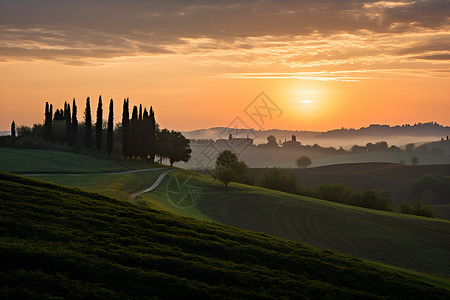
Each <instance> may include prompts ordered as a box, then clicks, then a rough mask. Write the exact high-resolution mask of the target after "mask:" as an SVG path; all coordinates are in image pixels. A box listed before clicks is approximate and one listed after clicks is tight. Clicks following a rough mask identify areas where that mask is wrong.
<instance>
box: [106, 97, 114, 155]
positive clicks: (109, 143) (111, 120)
mask: <svg viewBox="0 0 450 300" xmlns="http://www.w3.org/2000/svg"><path fill="white" fill-rule="evenodd" d="M113 130H114V112H113V99H111V101H110V102H109V116H108V132H107V134H106V152H108V155H111V153H112V151H113V138H114V132H113Z"/></svg>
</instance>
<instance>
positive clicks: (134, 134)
mask: <svg viewBox="0 0 450 300" xmlns="http://www.w3.org/2000/svg"><path fill="white" fill-rule="evenodd" d="M138 141H139V136H138V110H137V107H136V106H134V107H133V112H132V113H131V121H130V156H131V157H134V158H137V150H138V149H137V145H138Z"/></svg>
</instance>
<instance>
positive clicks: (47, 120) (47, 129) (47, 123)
mask: <svg viewBox="0 0 450 300" xmlns="http://www.w3.org/2000/svg"><path fill="white" fill-rule="evenodd" d="M51 120H52V115H51V113H50V107H49V104H48V102H45V114H44V139H46V140H49V139H50V136H51V131H52V123H51V122H52V121H51Z"/></svg>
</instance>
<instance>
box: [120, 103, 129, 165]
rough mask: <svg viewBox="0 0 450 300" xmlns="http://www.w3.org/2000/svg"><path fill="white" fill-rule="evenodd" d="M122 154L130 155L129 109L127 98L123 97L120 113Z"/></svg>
mask: <svg viewBox="0 0 450 300" xmlns="http://www.w3.org/2000/svg"><path fill="white" fill-rule="evenodd" d="M122 154H123V156H124V157H125V158H127V157H130V156H131V155H130V110H129V102H128V98H127V99H123V113H122Z"/></svg>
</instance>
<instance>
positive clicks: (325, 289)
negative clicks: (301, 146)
mask: <svg viewBox="0 0 450 300" xmlns="http://www.w3.org/2000/svg"><path fill="white" fill-rule="evenodd" d="M0 197H1V199H2V201H1V202H0V206H1V209H0V219H1V227H0V241H1V242H0V255H1V257H2V260H1V261H0V266H1V269H0V270H1V271H0V282H1V285H0V298H2V299H30V298H33V299H37V298H39V299H44V298H52V299H53V298H55V299H56V298H58V299H59V298H72V299H74V298H84V299H87V298H102V299H106V298H108V299H150V298H152V299H154V298H158V299H168V298H189V299H193V298H196V299H207V298H215V299H228V298H235V299H238V298H239V299H250V298H251V299H279V298H340V299H362V298H380V297H388V298H415V299H425V298H426V299H445V298H449V297H450V290H449V289H447V288H444V287H441V286H438V285H435V284H433V283H431V282H426V281H424V280H421V279H418V278H414V277H411V276H407V275H403V274H401V273H399V272H396V271H393V270H390V269H389V268H383V269H381V268H379V267H374V266H373V265H370V264H368V263H366V262H364V261H362V260H359V259H354V258H351V257H348V256H343V255H338V254H335V253H333V252H331V251H327V250H319V249H315V248H312V247H308V246H302V245H299V244H296V243H294V242H289V241H285V240H281V239H277V238H274V237H270V236H267V235H263V234H257V233H252V232H249V231H245V230H241V229H236V228H232V227H227V226H222V225H218V224H214V223H211V222H204V221H199V220H195V219H191V218H183V217H179V216H176V215H172V214H169V213H165V212H158V211H154V210H151V209H148V208H145V207H143V206H139V205H135V204H133V203H129V202H125V201H119V200H114V199H111V198H107V197H105V196H101V195H99V194H93V193H89V192H84V191H82V190H78V189H72V188H67V187H63V186H57V185H53V184H49V183H45V182H41V181H34V180H30V179H26V178H23V177H18V176H13V175H8V174H5V173H3V174H0ZM19 220H20V221H19Z"/></svg>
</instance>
